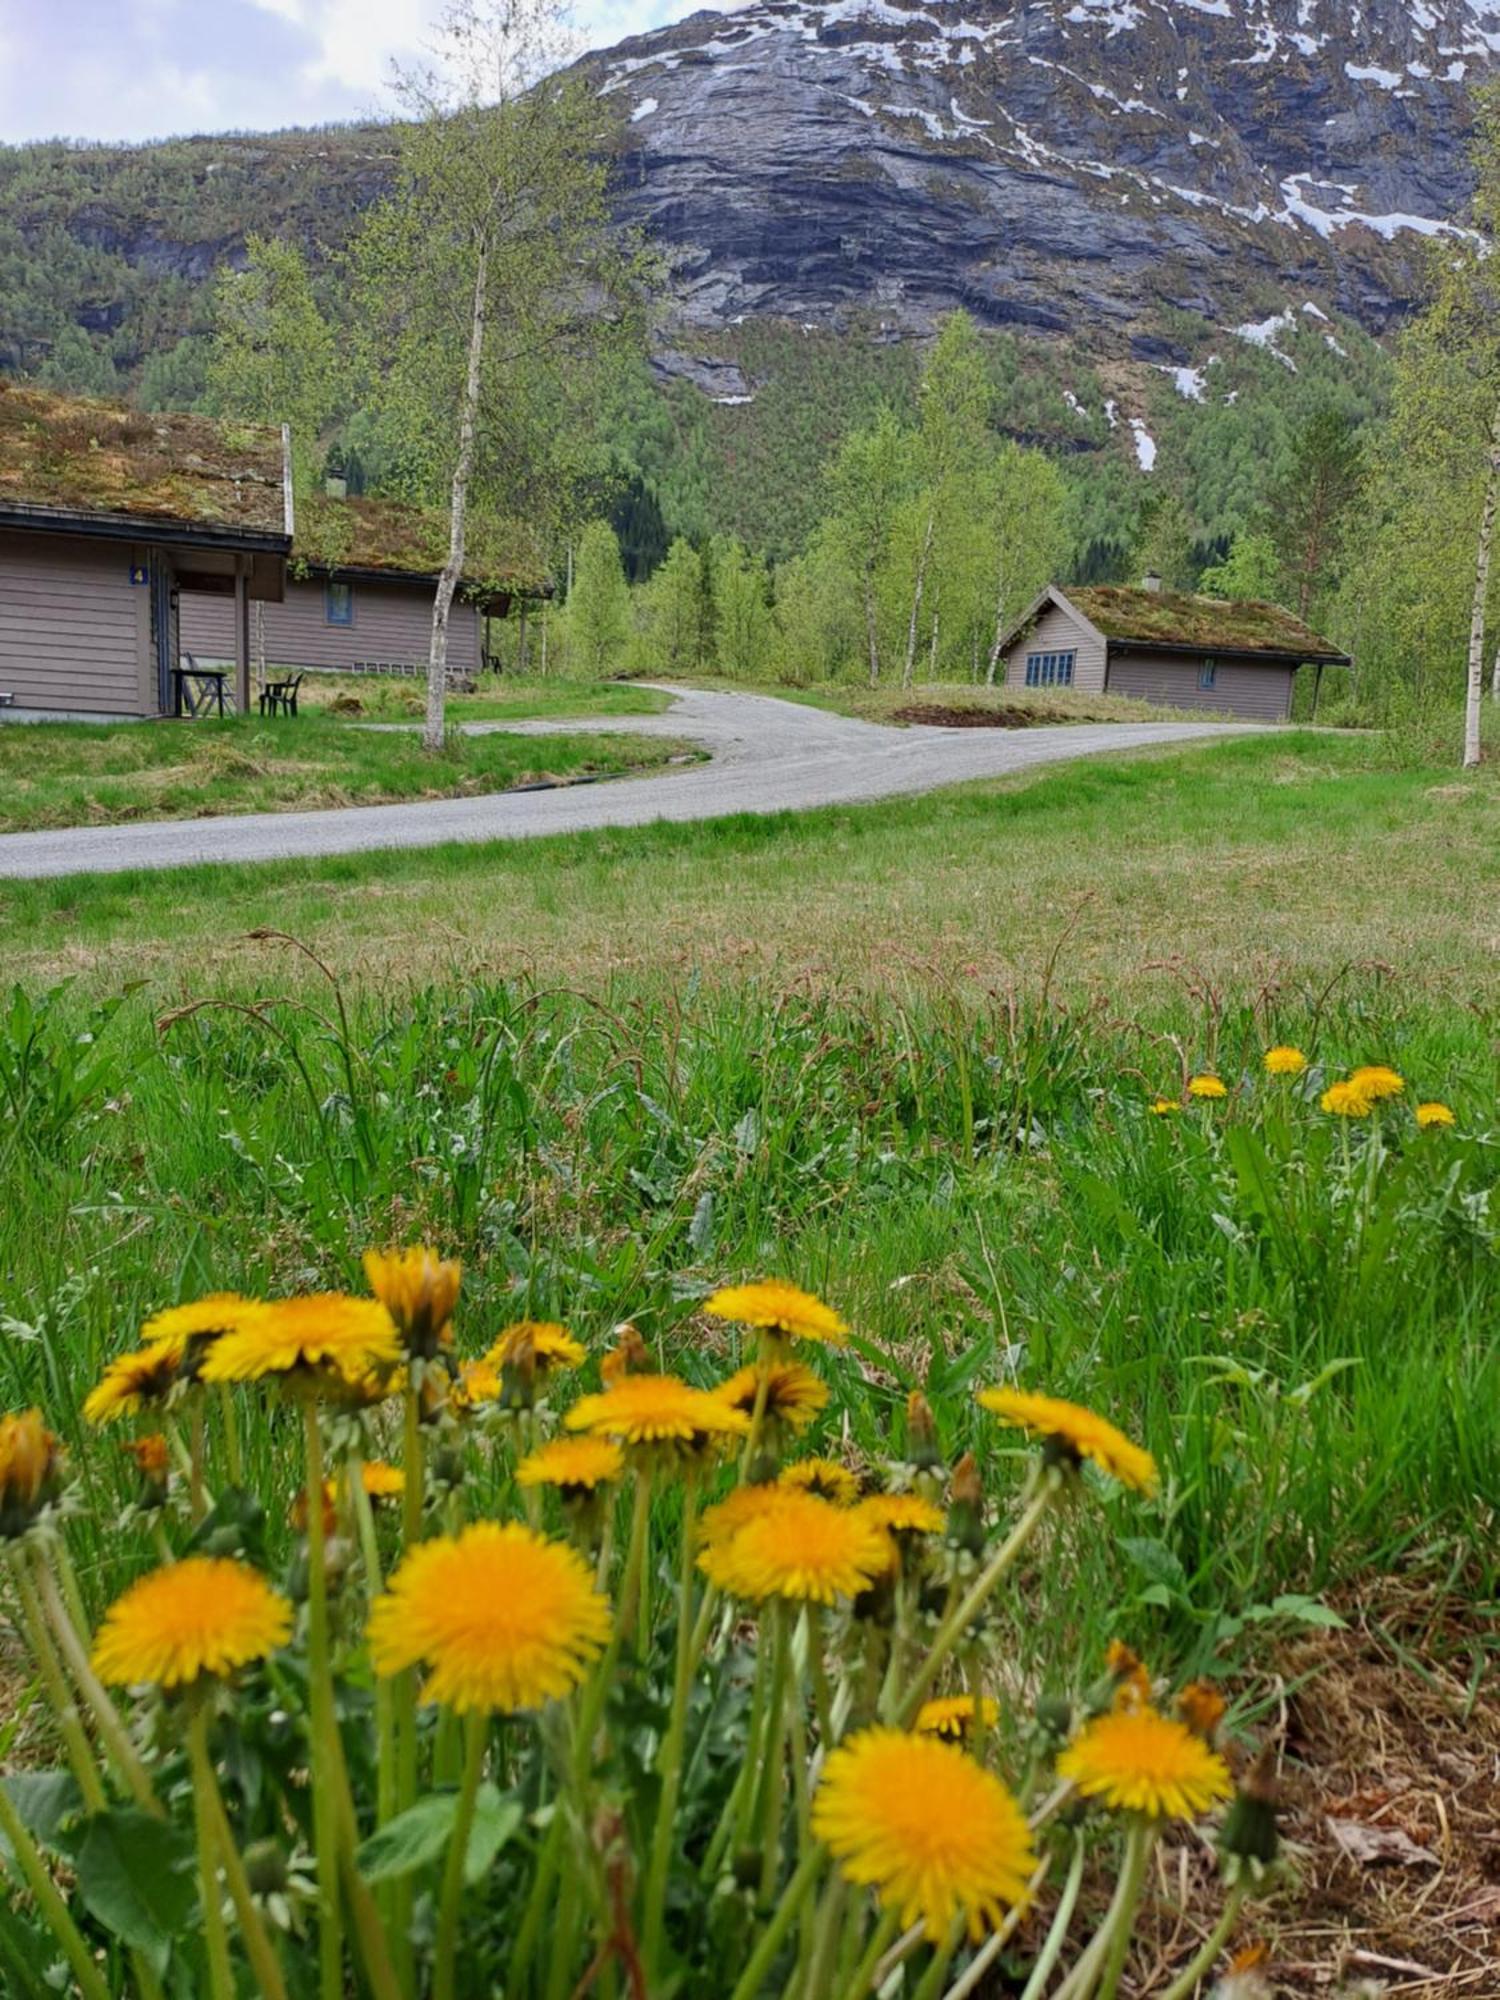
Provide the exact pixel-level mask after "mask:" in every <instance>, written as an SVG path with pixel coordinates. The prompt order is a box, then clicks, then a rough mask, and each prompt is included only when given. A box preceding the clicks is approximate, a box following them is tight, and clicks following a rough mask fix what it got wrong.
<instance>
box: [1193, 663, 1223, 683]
mask: <svg viewBox="0 0 1500 2000" xmlns="http://www.w3.org/2000/svg"><path fill="white" fill-rule="evenodd" d="M1218 675H1219V668H1218V662H1217V661H1215V660H1205V661H1204V662H1203V665H1202V666H1201V667H1200V668H1199V669H1198V685H1199V687H1201V688H1211V687H1212V686H1213V684H1214V682H1215V681H1216V680H1217V679H1218Z"/></svg>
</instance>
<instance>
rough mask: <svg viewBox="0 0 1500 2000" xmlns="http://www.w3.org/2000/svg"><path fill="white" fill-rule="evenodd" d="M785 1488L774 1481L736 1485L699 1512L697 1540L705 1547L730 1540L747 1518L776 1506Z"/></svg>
mask: <svg viewBox="0 0 1500 2000" xmlns="http://www.w3.org/2000/svg"><path fill="white" fill-rule="evenodd" d="M786 1497H787V1489H786V1487H785V1486H782V1485H780V1484H778V1483H775V1482H770V1483H768V1484H766V1485H762V1486H736V1487H735V1488H734V1489H733V1491H732V1492H730V1493H727V1494H726V1495H725V1496H724V1498H723V1499H722V1500H719V1501H717V1502H716V1503H715V1504H714V1505H713V1506H712V1507H705V1508H704V1510H703V1512H702V1513H701V1514H700V1515H699V1516H698V1540H699V1542H700V1543H701V1544H702V1545H703V1546H704V1547H705V1548H708V1547H710V1546H712V1545H713V1544H714V1543H722V1542H727V1541H729V1540H731V1539H732V1538H733V1537H734V1536H735V1535H737V1534H738V1533H739V1531H740V1529H741V1528H743V1527H744V1526H745V1524H746V1522H748V1521H754V1520H757V1519H758V1518H759V1517H760V1516H761V1515H762V1514H765V1513H769V1512H770V1511H771V1510H772V1509H773V1508H776V1507H779V1506H780V1505H781V1503H782V1501H784V1500H785V1499H786Z"/></svg>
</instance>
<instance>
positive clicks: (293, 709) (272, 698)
mask: <svg viewBox="0 0 1500 2000" xmlns="http://www.w3.org/2000/svg"><path fill="white" fill-rule="evenodd" d="M301 685H302V676H301V674H293V676H292V678H291V679H290V680H289V681H267V682H266V684H265V686H264V687H263V688H262V689H261V691H260V712H261V714H262V715H275V714H276V713H277V711H278V710H279V711H280V712H281V714H283V715H295V714H296V713H297V690H298V688H299V687H301Z"/></svg>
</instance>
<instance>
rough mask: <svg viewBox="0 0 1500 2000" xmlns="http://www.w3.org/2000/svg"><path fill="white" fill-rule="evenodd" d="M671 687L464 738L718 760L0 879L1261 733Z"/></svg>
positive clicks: (673, 806) (96, 842)
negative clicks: (864, 716)
mask: <svg viewBox="0 0 1500 2000" xmlns="http://www.w3.org/2000/svg"><path fill="white" fill-rule="evenodd" d="M670 692H671V693H673V694H674V695H675V696H676V700H675V701H674V703H673V705H672V707H671V708H670V709H668V710H667V711H665V712H664V713H663V714H661V715H633V716H626V715H621V716H610V717H607V718H605V717H597V716H595V717H589V718H586V719H580V720H578V721H577V722H571V723H560V722H557V721H543V722H518V723H483V722H477V723H470V724H467V725H466V728H467V729H468V730H469V731H472V732H474V733H484V732H487V731H489V730H495V729H504V730H510V731H514V732H516V733H519V734H525V735H537V736H545V735H555V734H558V733H560V732H561V731H562V730H564V729H573V730H587V731H590V732H594V731H609V732H614V731H618V730H631V731H639V732H640V733H641V734H643V735H649V736H671V737H679V738H685V739H689V740H691V741H694V742H697V743H700V744H702V746H703V747H704V748H705V749H706V750H707V751H708V752H709V753H710V757H711V762H709V763H707V764H697V765H691V766H687V767H685V768H683V769H681V770H677V771H668V772H663V773H660V774H655V775H652V776H649V777H639V778H622V779H619V780H617V781H612V782H610V783H608V784H597V785H581V786H565V787H561V788H559V789H557V790H553V791H540V792H496V793H491V794H489V795H487V796H486V797H484V798H463V799H427V800H421V801H416V802H413V803H412V804H409V805H383V806H351V807H341V808H337V809H334V810H329V811H326V812H285V813H237V814H226V815H225V816H224V817H222V818H218V819H188V820H153V821H136V822H133V823H131V824H130V825H127V826H107V827H67V828H62V829H59V830H57V831H52V832H46V833H9V834H4V835H0V876H45V875H77V874H96V873H111V874H112V873H118V872H120V871H122V870H126V869H131V868H183V867H188V866H190V865H191V864H193V863H197V862H204V861H228V862H236V861H277V860H282V859H285V858H288V857H295V856H309V855H323V854H359V853H367V852H370V851H372V850H376V849H383V848H397V847H436V846H438V845H439V844H441V843H442V842H444V841H484V840H525V839H532V838H536V837H538V836H540V835H542V834H548V833H574V832H578V831H580V830H582V829H585V828H589V827H603V826H644V825H646V824H648V823H649V822H651V821H653V820H697V819H717V818H720V817H722V816H723V815H725V814H728V813H740V812H753V813H773V812H786V811H801V810H804V809H805V808H807V807H810V806H826V805H847V804H852V803H855V802H857V801H862V800H868V799H884V798H894V797H896V796H898V795H900V794H903V793H906V794H909V793H915V792H929V791H933V790H935V789H936V788H937V787H938V786H940V785H955V784H960V783H962V782H963V781H965V780H966V779H971V778H996V777H1002V776H1004V775H1006V774H1007V773H1008V772H1012V771H1024V770H1029V769H1030V768H1031V767H1032V766H1033V765H1036V764H1054V763H1060V762H1063V761H1064V760H1066V759H1068V758H1073V757H1093V756H1098V755H1100V754H1101V753H1102V752H1105V751H1109V750H1133V749H1138V748H1141V747H1142V746H1146V745H1151V744H1171V743H1187V742H1191V741H1193V740H1194V739H1195V738H1199V737H1207V736H1222V735H1229V734H1235V733H1241V732H1243V731H1245V730H1246V729H1251V728H1254V727H1256V725H1255V724H1247V723H1224V722H1201V723H1199V722H1111V723H1067V724H1062V725H1058V726H1051V725H1049V726H1047V727H1044V728H1038V729H932V728H926V727H913V728H909V729H894V728H887V727H886V726H885V725H883V724H880V723H873V722H859V721H854V720H851V719H850V718H849V717H847V716H841V715H830V714H827V713H826V712H825V711H823V710H821V709H816V708H808V707H804V706H803V705H802V704H800V703H798V702H790V701H778V700H776V699H774V698H773V697H771V696H768V695H755V694H725V693H720V692H713V693H710V692H708V691H706V690H701V689H692V690H683V689H678V688H674V689H672V690H670Z"/></svg>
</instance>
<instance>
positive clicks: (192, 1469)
mask: <svg viewBox="0 0 1500 2000" xmlns="http://www.w3.org/2000/svg"><path fill="white" fill-rule="evenodd" d="M191 1405H192V1406H191V1408H190V1409H189V1411H188V1437H189V1438H190V1439H191V1460H190V1463H189V1466H188V1511H189V1513H190V1514H191V1515H192V1519H193V1526H194V1527H195V1528H196V1527H197V1525H198V1523H199V1522H200V1521H201V1520H202V1519H203V1516H204V1515H205V1514H206V1513H207V1512H208V1499H207V1496H206V1494H205V1492H204V1487H203V1432H204V1424H203V1391H202V1389H201V1388H199V1389H195V1390H194V1391H193V1394H192V1398H191Z"/></svg>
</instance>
